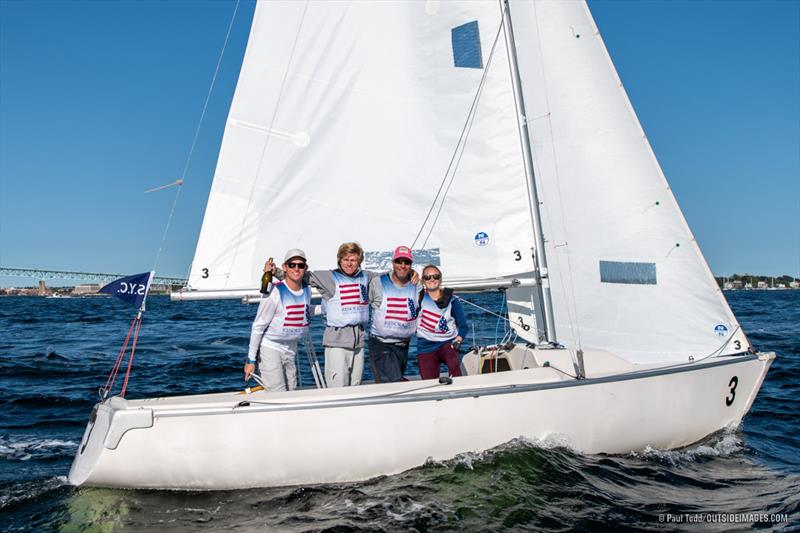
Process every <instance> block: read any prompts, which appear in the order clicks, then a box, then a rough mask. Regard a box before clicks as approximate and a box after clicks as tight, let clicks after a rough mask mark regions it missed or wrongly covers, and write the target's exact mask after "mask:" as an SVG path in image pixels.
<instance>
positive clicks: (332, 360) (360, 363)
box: [325, 346, 364, 387]
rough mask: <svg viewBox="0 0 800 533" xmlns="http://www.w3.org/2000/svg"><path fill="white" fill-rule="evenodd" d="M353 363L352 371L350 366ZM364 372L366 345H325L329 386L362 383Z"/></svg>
mask: <svg viewBox="0 0 800 533" xmlns="http://www.w3.org/2000/svg"><path fill="white" fill-rule="evenodd" d="M351 365H352V371H350V367H351ZM363 373H364V347H363V346H362V347H360V348H356V349H354V350H351V349H349V348H333V347H331V346H326V347H325V382H326V383H327V384H328V387H349V386H351V385H361V374H363Z"/></svg>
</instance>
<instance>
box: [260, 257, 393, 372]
mask: <svg viewBox="0 0 800 533" xmlns="http://www.w3.org/2000/svg"><path fill="white" fill-rule="evenodd" d="M336 260H337V264H338V265H339V266H338V268H336V269H334V270H315V271H313V272H308V273H306V276H305V278H304V280H303V281H304V282H306V283H308V285H310V286H311V287H314V288H316V289H317V290H318V291H319V293H320V296H322V308H323V310H324V312H325V320H326V324H325V334H324V335H323V337H322V345H323V346H324V347H325V382H326V383H327V385H328V387H347V386H351V385H360V384H361V377H362V374H363V372H364V337H365V334H364V327H365V326H366V324H367V323H368V322H369V293H368V291H367V287H369V283H370V281H372V279H373V278H376V277H378V276H380V275H381V274H382V272H371V271H367V270H361V263H362V262H363V261H364V250H363V249H362V248H361V246H360V245H359V244H358V243H355V242H346V243H344V244H342V245H341V246H339V250H338V251H337V252H336ZM268 268H269V269H274V267H273V265H272V262H271V261H267V264H266V265H265V266H264V269H265V270H267V269H268ZM276 275H277V276H278V277H282V276H283V272H282V271H281V270H280V269H277V270H276Z"/></svg>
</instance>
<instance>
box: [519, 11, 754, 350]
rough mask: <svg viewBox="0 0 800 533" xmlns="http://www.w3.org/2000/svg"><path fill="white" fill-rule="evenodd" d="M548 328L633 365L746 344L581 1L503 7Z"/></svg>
mask: <svg viewBox="0 0 800 533" xmlns="http://www.w3.org/2000/svg"><path fill="white" fill-rule="evenodd" d="M511 14H512V17H513V19H514V31H515V36H516V40H517V50H518V56H519V65H520V75H521V77H522V81H523V91H524V95H525V104H526V106H527V115H528V116H527V121H528V125H529V129H530V132H531V135H532V143H533V149H534V163H535V167H536V180H537V185H538V187H539V191H540V200H541V201H542V218H543V226H544V233H545V235H546V238H547V258H548V262H549V267H550V272H549V275H550V283H551V287H552V294H553V307H554V315H555V319H556V331H557V334H558V339H559V341H560V342H561V343H562V344H564V345H566V346H567V347H570V348H577V347H579V346H581V345H582V346H593V347H603V348H604V349H607V350H610V351H612V352H614V353H617V354H619V355H621V356H623V357H625V358H627V359H629V360H631V361H686V360H687V359H688V358H689V357H690V356H691V357H694V358H700V357H703V356H706V355H710V354H712V353H720V354H729V353H737V352H742V351H745V350H746V349H747V348H748V342H747V339H746V338H745V336H744V333H743V332H742V331H741V329H739V326H738V323H737V321H736V318H735V317H734V315H733V313H732V312H731V310H730V308H729V307H728V304H727V302H726V301H725V298H724V297H723V295H722V292H721V291H720V290H719V288H718V287H717V285H716V282H715V281H714V279H713V276H712V275H711V272H710V270H709V269H708V266H707V265H706V262H705V260H704V258H703V256H702V254H701V253H700V250H699V248H698V246H697V243H696V242H695V239H694V237H693V235H692V233H691V231H690V230H689V227H688V225H687V224H686V221H685V220H684V218H683V215H682V214H681V212H680V209H679V208H678V205H677V202H676V201H675V197H674V196H673V194H672V191H671V190H670V187H669V185H668V183H667V181H666V179H665V177H664V175H663V173H662V171H661V168H660V167H659V164H658V162H657V160H656V158H655V156H654V154H653V151H652V149H651V148H650V145H649V144H648V141H647V138H646V136H645V134H644V132H643V131H642V128H641V126H640V124H639V121H638V119H637V117H636V114H635V113H634V111H633V108H632V106H631V104H630V101H629V100H628V97H627V94H626V93H625V90H624V88H623V87H622V83H621V81H620V79H619V77H618V76H617V73H616V70H615V69H614V66H613V64H612V62H611V59H610V57H609V56H608V52H607V51H606V48H605V45H604V44H603V41H602V38H601V37H600V33H599V32H598V30H597V27H596V26H595V23H594V20H593V19H592V16H591V14H590V12H589V9H588V7H587V6H586V5H585V3H584V2H512V3H511Z"/></svg>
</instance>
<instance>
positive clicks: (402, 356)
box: [369, 246, 418, 383]
mask: <svg viewBox="0 0 800 533" xmlns="http://www.w3.org/2000/svg"><path fill="white" fill-rule="evenodd" d="M413 261H414V257H413V255H412V253H411V249H410V248H409V247H408V246H398V247H397V248H395V250H394V254H392V271H391V272H390V273H388V274H384V275H382V276H380V277H376V278H374V279H372V280H371V281H370V284H369V304H370V308H371V310H372V326H371V327H370V336H369V359H370V364H371V366H372V375H373V376H374V377H375V382H376V383H388V382H391V381H401V380H402V379H403V373H404V372H405V369H406V363H407V361H408V341H409V339H410V338H411V336H412V335H414V333H415V331H416V327H417V313H418V309H417V305H418V304H417V294H418V289H417V285H416V284H414V283H413V282H412V277H413V275H414V270H413V269H412V268H411V264H412V263H413Z"/></svg>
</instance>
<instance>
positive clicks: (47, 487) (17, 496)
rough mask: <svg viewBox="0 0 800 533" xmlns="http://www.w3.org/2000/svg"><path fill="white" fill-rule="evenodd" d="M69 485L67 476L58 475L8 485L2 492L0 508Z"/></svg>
mask: <svg viewBox="0 0 800 533" xmlns="http://www.w3.org/2000/svg"><path fill="white" fill-rule="evenodd" d="M64 485H67V476H56V477H52V478H49V479H44V480H35V481H23V482H21V483H15V484H13V485H12V486H10V487H7V489H5V491H4V492H3V493H2V494H0V509H2V508H4V507H6V506H8V505H11V504H13V503H19V502H23V501H25V500H30V499H34V498H37V497H38V496H40V495H42V494H44V493H46V492H49V491H51V490H54V489H57V488H59V487H63V486H64Z"/></svg>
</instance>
